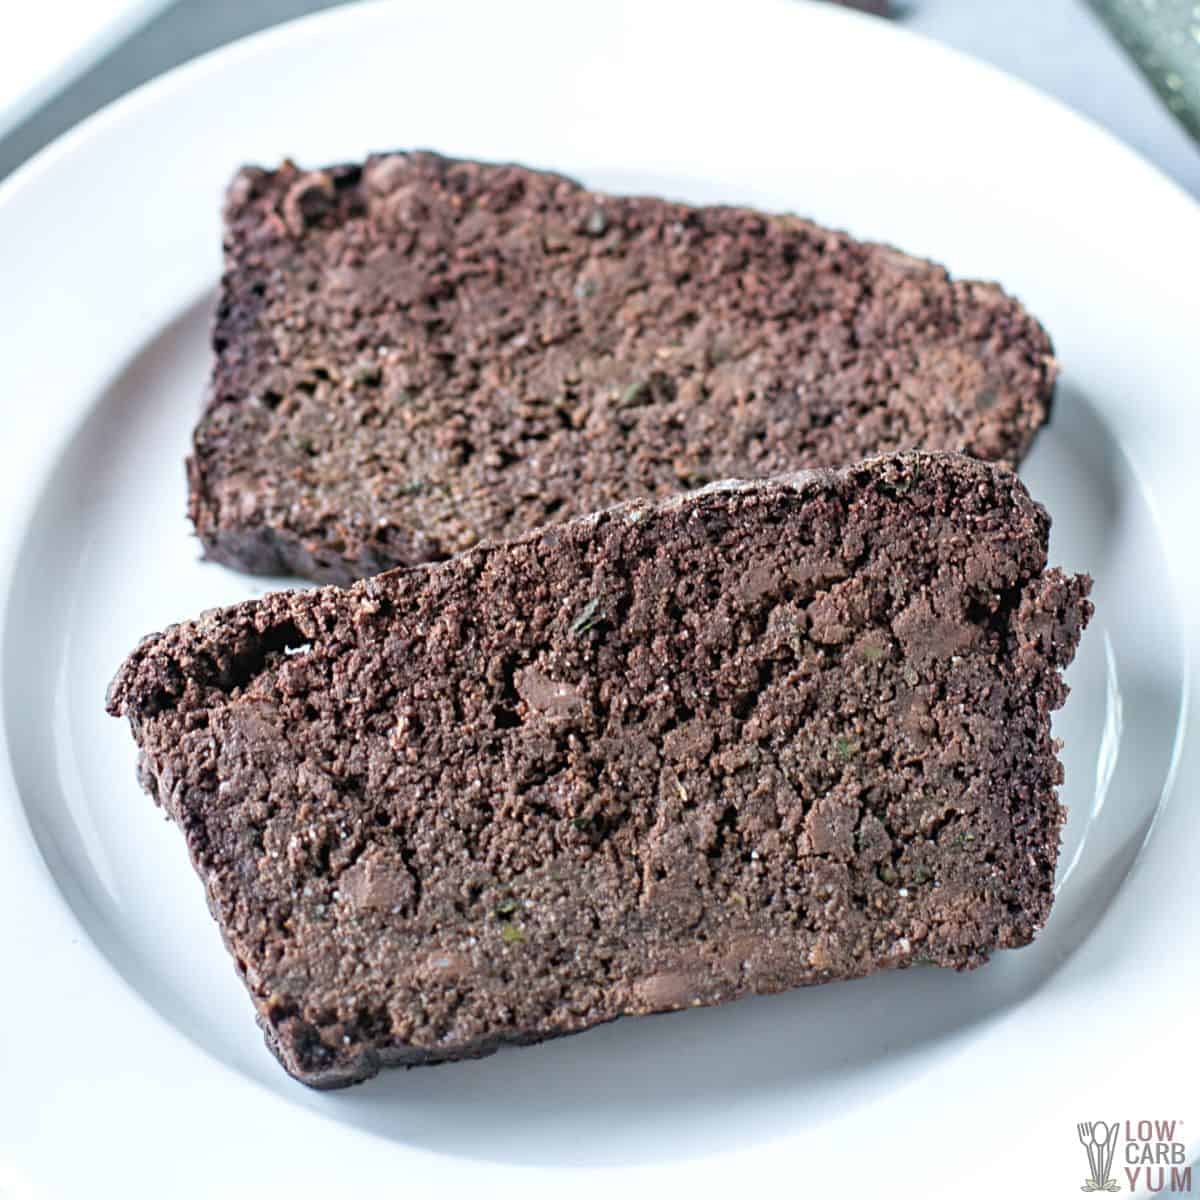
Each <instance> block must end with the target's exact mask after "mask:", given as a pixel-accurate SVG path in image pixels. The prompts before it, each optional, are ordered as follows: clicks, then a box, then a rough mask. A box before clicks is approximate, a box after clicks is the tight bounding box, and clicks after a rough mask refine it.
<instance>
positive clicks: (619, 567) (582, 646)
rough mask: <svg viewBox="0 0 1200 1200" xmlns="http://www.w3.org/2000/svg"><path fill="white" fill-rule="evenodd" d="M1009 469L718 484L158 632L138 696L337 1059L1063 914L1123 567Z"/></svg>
mask: <svg viewBox="0 0 1200 1200" xmlns="http://www.w3.org/2000/svg"><path fill="white" fill-rule="evenodd" d="M1048 527H1049V521H1048V519H1047V517H1046V514H1045V512H1044V511H1043V510H1042V509H1041V507H1040V506H1038V505H1036V504H1035V503H1033V501H1031V500H1030V498H1029V496H1028V494H1027V493H1026V491H1025V489H1024V488H1023V486H1022V485H1021V483H1020V482H1019V481H1018V480H1017V478H1016V476H1015V475H1013V474H1012V473H1011V472H1009V471H1008V470H1006V469H1003V468H999V467H995V466H992V465H989V464H985V463H982V462H978V461H975V460H972V459H968V458H964V457H961V456H957V455H916V454H913V455H904V456H899V457H896V458H885V459H878V460H875V461H872V462H868V463H864V464H860V465H858V466H855V467H852V468H847V469H845V470H842V471H839V472H836V473H835V472H815V473H809V474H806V475H801V476H794V477H791V478H790V479H788V478H784V479H780V480H774V481H770V480H768V481H761V482H756V483H743V484H724V485H716V486H714V487H713V488H708V489H705V490H703V491H700V492H697V493H692V494H690V495H687V496H682V497H676V498H673V499H669V500H667V501H663V502H660V503H658V504H657V505H654V504H651V503H649V502H646V501H638V502H633V503H630V504H626V505H622V506H619V507H617V508H614V509H612V510H610V511H608V512H605V513H602V514H600V515H598V516H591V517H585V518H580V519H577V520H575V521H573V522H570V523H567V524H563V525H559V526H554V527H550V528H548V529H544V530H540V531H536V532H534V533H532V534H530V535H527V536H526V537H524V538H522V539H520V540H519V541H517V542H515V543H511V544H508V545H501V546H495V547H478V548H476V549H475V550H472V551H469V552H467V553H466V554H464V555H462V556H460V557H457V558H455V559H452V560H450V561H449V562H446V563H441V564H437V565H434V566H428V567H419V568H414V569H411V570H400V571H394V572H391V573H388V574H386V575H382V576H379V577H377V578H374V579H371V580H366V581H363V582H360V583H358V584H356V585H354V587H352V588H349V589H347V590H344V591H343V590H339V589H336V588H323V589H319V590H315V591H299V592H283V593H278V594H275V595H270V596H267V597H265V598H264V599H261V600H256V601H251V602H248V603H245V604H240V605H238V606H237V607H234V608H229V609H225V610H223V611H216V612H210V613H207V614H206V615H204V616H202V617H201V618H199V619H198V620H196V621H193V622H190V623H187V624H183V625H178V626H175V627H173V628H171V629H168V630H167V631H166V632H165V633H162V634H158V635H155V636H153V637H150V638H148V639H147V640H146V641H145V642H143V643H142V645H141V646H140V647H139V648H138V649H137V650H136V651H135V652H134V653H133V654H132V655H131V656H130V658H129V659H128V660H127V662H126V663H125V664H124V666H122V668H121V670H120V672H119V674H118V675H117V677H116V679H115V680H114V682H113V685H112V688H111V691H110V694H109V700H108V704H109V709H110V711H111V712H113V713H114V714H125V715H127V716H128V717H129V718H130V720H131V722H132V726H133V732H134V736H135V738H136V740H137V742H138V744H139V746H140V747H141V750H142V759H141V762H142V766H141V777H142V780H143V783H144V784H145V786H146V788H147V790H149V791H150V793H151V794H152V795H153V796H155V797H156V799H157V800H158V802H159V803H160V804H161V805H162V806H163V807H164V808H165V809H166V811H167V812H168V813H169V814H170V815H171V817H172V818H173V819H174V820H175V821H176V822H177V823H178V824H179V826H180V828H181V829H182V830H183V833H184V835H185V836H186V839H187V843H188V848H189V850H190V852H191V856H192V859H193V861H194V863H195V865H196V869H197V871H198V872H199V874H200V876H201V878H202V879H203V880H204V884H205V887H206V889H207V892H208V900H209V905H210V908H211V910H212V912H213V914H214V916H215V917H216V920H217V921H218V923H219V925H220V927H221V930H222V932H223V934H224V937H225V940H226V943H227V944H228V946H229V949H230V951H231V953H232V954H233V956H234V957H235V959H236V961H237V964H238V969H239V970H240V972H241V973H242V975H243V977H244V979H245V983H246V986H247V987H248V989H249V991H250V994H251V996H252V997H253V1000H254V1004H255V1006H256V1008H257V1011H258V1016H259V1022H260V1024H261V1025H262V1027H263V1029H264V1031H265V1032H266V1034H267V1039H268V1042H269V1043H270V1045H271V1047H272V1048H273V1049H274V1051H275V1052H276V1054H278V1056H279V1058H280V1059H281V1061H282V1062H283V1064H284V1065H285V1067H286V1068H287V1069H288V1070H289V1071H290V1072H291V1073H292V1074H294V1075H295V1076H296V1077H297V1078H299V1079H302V1080H304V1081H305V1082H307V1083H310V1084H313V1085H315V1086H319V1087H325V1086H337V1085H339V1084H344V1083H349V1082H353V1081H355V1080H358V1079H362V1078H365V1077H367V1076H370V1075H372V1074H374V1073H375V1072H376V1071H377V1070H378V1069H379V1067H380V1066H383V1065H387V1064H391V1063H419V1062H437V1061H440V1060H444V1059H454V1058H461V1057H464V1056H470V1055H479V1054H484V1053H488V1052H490V1051H491V1050H494V1049H495V1048H496V1047H497V1046H499V1045H500V1044H502V1043H506V1042H508V1043H511V1042H528V1041H536V1040H539V1039H542V1038H547V1037H552V1036H554V1035H556V1034H563V1033H571V1032H575V1031H577V1030H581V1029H585V1028H587V1027H589V1026H592V1025H595V1024H597V1023H600V1022H604V1021H609V1020H612V1019H613V1018H615V1017H618V1016H621V1015H624V1014H636V1013H647V1012H654V1011H660V1010H666V1009H675V1008H683V1007H687V1006H691V1005H700V1004H715V1003H720V1002H723V1001H726V1000H731V999H734V998H736V997H738V996H740V995H743V994H745V993H749V992H770V991H777V990H780V989H783V988H790V987H795V986H798V985H803V984H813V983H820V982H823V981H825V980H831V979H844V978H849V977H853V976H859V975H864V974H867V973H868V972H871V971H876V970H880V969H883V968H888V967H903V966H907V965H909V964H911V963H913V962H916V961H920V960H924V961H929V962H933V963H937V964H939V965H942V966H949V967H959V968H962V967H972V966H975V965H977V964H979V963H981V962H983V961H984V960H985V958H986V957H987V955H988V954H989V952H990V951H992V950H993V949H996V948H998V947H1012V946H1020V945H1023V944H1024V943H1026V942H1028V941H1029V940H1030V939H1031V938H1032V937H1033V936H1034V934H1035V932H1036V931H1037V930H1038V929H1039V928H1040V927H1041V925H1042V923H1043V922H1044V921H1045V920H1046V917H1047V914H1048V913H1049V910H1050V904H1051V899H1052V884H1053V878H1054V868H1055V861H1056V857H1057V853H1058V843H1059V829H1060V825H1061V822H1062V819H1063V813H1062V809H1061V808H1060V806H1059V804H1058V802H1057V800H1056V797H1055V787H1056V784H1058V783H1059V782H1060V780H1061V768H1060V766H1059V764H1058V762H1057V760H1056V757H1055V744H1054V742H1053V741H1052V739H1051V736H1050V713H1051V710H1052V709H1055V708H1057V707H1058V706H1059V705H1060V704H1061V703H1062V702H1063V699H1064V697H1065V695H1066V688H1065V686H1064V684H1063V682H1062V680H1061V678H1060V676H1059V670H1060V668H1062V667H1064V666H1065V665H1066V664H1067V663H1068V661H1069V660H1070V659H1071V657H1072V655H1073V653H1074V650H1075V646H1076V644H1077V640H1078V637H1079V634H1080V630H1081V629H1082V627H1083V625H1084V624H1085V623H1086V621H1087V619H1088V616H1089V614H1090V611H1091V605H1090V604H1089V603H1088V601H1087V599H1086V596H1087V592H1088V589H1089V586H1090V581H1089V580H1088V579H1087V578H1086V577H1083V576H1079V577H1074V578H1070V577H1066V576H1064V575H1062V574H1061V573H1060V572H1058V571H1057V570H1047V569H1046V543H1047V533H1048Z"/></svg>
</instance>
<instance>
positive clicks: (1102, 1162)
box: [1075, 1121, 1121, 1192]
mask: <svg viewBox="0 0 1200 1200" xmlns="http://www.w3.org/2000/svg"><path fill="white" fill-rule="evenodd" d="M1075 1129H1076V1131H1077V1132H1078V1134H1079V1141H1080V1143H1081V1144H1082V1145H1083V1148H1084V1149H1085V1150H1086V1151H1087V1157H1088V1166H1089V1167H1091V1169H1092V1173H1091V1174H1090V1175H1089V1176H1088V1179H1087V1182H1086V1183H1085V1184H1084V1185H1083V1188H1082V1189H1081V1190H1082V1191H1085V1192H1119V1191H1120V1190H1121V1185H1120V1184H1119V1183H1118V1182H1117V1181H1116V1180H1115V1179H1114V1178H1113V1177H1112V1162H1113V1155H1114V1154H1115V1153H1116V1151H1117V1134H1118V1133H1119V1132H1120V1130H1119V1127H1118V1126H1117V1123H1116V1121H1110V1122H1108V1123H1107V1124H1106V1123H1105V1122H1104V1121H1096V1122H1095V1123H1094V1124H1093V1122H1091V1121H1081V1122H1080V1123H1079V1124H1078V1125H1076V1126H1075Z"/></svg>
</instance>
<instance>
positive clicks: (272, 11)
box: [0, 0, 1200, 199]
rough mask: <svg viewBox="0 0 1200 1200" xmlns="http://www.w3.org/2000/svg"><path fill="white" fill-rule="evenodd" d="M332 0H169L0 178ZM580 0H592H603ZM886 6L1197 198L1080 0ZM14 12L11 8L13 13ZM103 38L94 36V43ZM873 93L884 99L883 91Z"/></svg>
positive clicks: (41, 113)
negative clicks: (128, 99)
mask: <svg viewBox="0 0 1200 1200" xmlns="http://www.w3.org/2000/svg"><path fill="white" fill-rule="evenodd" d="M91 2H92V4H93V5H94V6H95V7H96V8H101V7H103V6H105V5H107V6H109V7H110V8H111V9H113V10H116V9H119V8H121V7H123V6H125V7H128V4H127V0H91ZM338 2H339V0H175V3H173V4H171V5H170V7H169V8H168V9H167V10H166V11H165V12H163V13H161V14H160V15H159V16H157V17H155V18H154V19H152V20H151V21H150V22H149V24H147V25H146V26H145V27H144V28H142V29H141V30H140V31H138V32H135V33H133V34H132V36H129V37H128V38H127V39H126V40H125V41H123V42H122V43H121V44H120V45H119V46H118V47H117V49H115V50H113V51H111V52H109V53H108V54H107V55H106V56H105V57H104V58H103V59H102V60H101V61H100V62H98V63H96V64H95V65H94V66H93V67H92V68H91V69H90V70H88V71H86V73H85V74H82V75H80V76H79V77H78V78H77V79H76V80H75V82H73V83H71V84H70V85H69V86H67V87H66V88H65V90H63V91H61V92H60V93H59V94H58V95H57V96H56V97H54V98H53V99H50V100H49V101H48V102H44V103H42V104H41V106H40V107H39V108H37V110H36V111H34V112H33V114H32V115H31V116H29V117H27V119H25V121H24V122H23V123H22V124H21V125H19V126H17V127H16V128H15V129H13V130H12V131H10V132H9V133H8V134H7V135H5V136H4V137H3V138H0V178H3V177H4V176H5V175H7V174H8V173H9V172H11V171H13V170H15V169H16V168H17V167H18V166H20V164H21V163H22V162H24V161H25V160H26V159H28V158H30V157H31V156H32V155H33V154H35V153H36V152H37V151H38V150H39V149H41V148H42V146H44V145H46V144H47V143H48V142H50V141H52V140H53V139H54V138H55V137H57V136H58V135H59V134H60V133H62V132H64V131H65V130H66V129H69V128H70V127H71V126H72V125H75V124H77V123H78V122H79V121H81V120H83V119H84V118H85V117H86V116H88V115H89V114H90V113H91V112H94V111H95V110H96V109H98V108H101V107H103V106H104V105H105V104H107V103H108V102H109V101H111V100H113V99H116V98H117V97H118V96H120V95H122V94H124V93H125V92H127V91H129V90H131V89H132V88H134V87H136V86H137V85H138V84H140V83H143V82H145V81H146V80H147V79H150V78H153V77H154V76H156V75H159V74H161V73H162V72H163V71H166V70H169V69H170V68H171V67H173V66H175V65H176V64H178V63H180V62H184V61H186V60H187V59H189V58H193V57H195V56H196V55H197V54H201V53H204V52H205V51H207V50H210V49H213V48H214V47H216V46H220V45H222V44H224V43H225V42H228V41H232V40H233V39H234V38H237V37H240V36H242V35H243V34H246V33H250V32H253V31H255V30H258V29H262V28H265V27H267V26H269V25H273V24H276V23H278V22H280V21H284V20H287V19H289V18H290V17H294V16H299V15H301V14H304V13H308V12H314V11H316V10H317V9H321V8H330V7H332V6H333V5H334V4H336V3H338ZM426 2H427V0H426ZM588 2H589V3H590V4H597V5H598V4H602V3H603V0H588ZM894 6H895V7H896V8H897V9H898V10H899V11H898V15H897V17H896V18H895V19H896V20H897V21H898V22H899V23H900V24H901V25H903V26H905V27H907V28H909V29H913V30H915V31H917V32H919V33H922V34H925V35H927V36H929V37H933V38H936V39H938V40H940V41H943V42H946V43H948V44H949V45H952V46H955V47H957V48H958V49H960V50H964V51H966V52H967V53H968V54H972V55H975V56H976V57H978V58H981V59H984V60H985V61H987V62H990V63H994V64H995V65H996V66H998V67H1001V68H1002V69H1003V70H1005V71H1008V72H1010V73H1012V74H1014V75H1018V76H1020V77H1022V78H1023V79H1026V80H1028V81H1029V82H1030V83H1033V84H1035V85H1036V86H1037V87H1039V88H1041V89H1042V90H1043V91H1046V92H1049V93H1050V94H1051V95H1054V96H1057V97H1058V98H1059V99H1061V100H1064V101H1065V102H1066V103H1067V104H1069V105H1071V106H1072V107H1073V108H1075V109H1077V110H1078V111H1079V112H1082V113H1084V114H1085V115H1087V116H1089V117H1091V118H1092V119H1093V120H1095V121H1097V122H1098V123H1099V124H1101V125H1103V126H1105V127H1106V128H1108V129H1109V130H1111V131H1112V132H1113V133H1115V134H1116V135H1117V136H1118V137H1120V138H1122V139H1123V140H1124V141H1126V142H1128V143H1129V144H1130V145H1132V146H1133V147H1134V148H1136V149H1137V150H1139V151H1140V152H1141V153H1142V154H1143V155H1144V156H1145V157H1146V158H1148V159H1150V161H1151V162H1153V163H1155V164H1156V165H1157V166H1158V167H1159V168H1160V169H1161V170H1163V171H1164V172H1166V174H1167V175H1169V176H1171V177H1172V178H1173V179H1174V180H1175V181H1176V182H1177V183H1179V184H1180V185H1181V186H1182V187H1183V188H1184V189H1185V190H1187V191H1188V192H1190V193H1191V195H1192V196H1194V197H1196V198H1197V199H1200V148H1197V146H1196V144H1195V143H1194V142H1192V141H1191V139H1190V138H1189V137H1188V135H1187V134H1186V133H1185V132H1184V131H1183V129H1182V128H1181V127H1180V126H1179V125H1178V124H1176V122H1175V121H1174V119H1173V118H1172V117H1171V116H1170V115H1169V114H1168V113H1167V111H1166V109H1165V108H1163V106H1162V105H1161V104H1160V103H1159V101H1158V99H1157V97H1156V96H1155V95H1154V93H1153V91H1152V90H1151V89H1150V86H1149V84H1147V83H1146V81H1145V80H1144V79H1143V78H1142V76H1141V75H1140V74H1139V73H1138V71H1137V69H1136V68H1135V67H1134V66H1133V64H1132V63H1131V62H1130V61H1129V59H1127V58H1126V57H1125V55H1124V53H1123V52H1122V51H1121V49H1120V48H1119V47H1118V45H1117V44H1116V42H1115V41H1113V39H1112V38H1111V37H1110V36H1109V34H1108V32H1107V31H1106V30H1105V29H1104V27H1103V25H1101V23H1100V22H1099V21H1098V19H1097V18H1096V17H1095V16H1094V15H1093V14H1092V12H1091V11H1090V10H1089V9H1088V8H1087V6H1086V5H1085V4H1084V3H1083V0H1003V2H1002V3H997V0H896V2H895V5H894ZM23 7H25V6H23ZM34 7H36V6H28V7H27V8H26V11H29V9H32V8H34ZM730 11H731V13H732V12H736V11H737V4H736V0H730ZM20 12H21V8H14V14H19V13H20ZM32 19H33V18H25V17H22V16H20V15H16V16H15V18H14V17H13V16H10V17H9V18H8V21H7V28H6V40H8V41H10V42H11V41H15V39H18V38H20V37H21V36H22V29H21V24H22V21H23V20H32ZM103 46H104V43H103V42H97V43H96V47H97V52H99V50H102V49H103ZM76 65H78V60H77V63H76ZM64 74H66V72H64ZM44 90H45V89H44V88H43V91H44ZM878 102H879V103H881V104H886V102H887V100H886V97H882V96H881V97H879V98H878Z"/></svg>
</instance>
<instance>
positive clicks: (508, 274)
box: [189, 153, 1055, 583]
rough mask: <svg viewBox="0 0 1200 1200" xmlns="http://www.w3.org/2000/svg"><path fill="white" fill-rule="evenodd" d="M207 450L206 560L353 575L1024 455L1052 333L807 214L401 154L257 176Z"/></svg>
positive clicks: (196, 476)
mask: <svg viewBox="0 0 1200 1200" xmlns="http://www.w3.org/2000/svg"><path fill="white" fill-rule="evenodd" d="M225 264H226V269H225V276H224V280H223V282H222V287H221V299H220V305H219V308H218V311H217V319H216V326H215V331H214V335H213V344H214V347H215V350H216V362H215V367H214V369H213V375H212V380H211V390H210V394H209V399H208V403H207V407H206V409H205V412H204V414H203V416H202V418H201V420H200V423H199V426H198V428H197V430H196V432H195V439H194V448H193V453H192V457H191V459H190V462H189V486H190V501H189V504H190V513H191V518H192V521H193V522H194V524H195V528H196V532H197V533H198V535H199V537H200V540H201V542H202V543H203V545H204V548H205V551H206V553H207V555H208V556H209V557H210V558H212V559H216V560H217V561H219V562H223V563H228V564H230V565H232V566H236V567H242V568H244V569H246V570H250V571H260V572H268V573H278V572H291V573H295V574H298V575H304V576H309V577H311V578H313V579H318V580H323V581H329V582H341V583H345V582H348V581H349V580H351V579H353V578H357V577H360V576H364V575H371V574H374V573H376V572H378V571H380V570H383V569H385V568H387V567H392V566H397V565H412V564H415V563H420V562H428V561H433V560H436V559H440V558H445V557H447V556H449V555H450V554H452V553H456V552H458V551H460V550H463V549H466V548H467V547H469V546H471V545H474V544H475V543H476V542H479V541H481V540H493V539H499V538H510V537H514V536H518V535H520V534H522V533H524V532H526V531H527V530H529V529H532V528H534V527H536V526H541V525H545V524H548V523H551V522H554V521H559V520H563V519H566V518H568V517H570V516H573V515H579V514H581V513H586V512H592V511H595V510H597V509H601V508H605V507H608V506H609V505H612V504H615V503H617V502H619V501H623V500H630V499H636V498H639V497H661V496H666V495H668V494H672V493H675V492H681V491H687V490H691V489H694V488H696V487H698V486H700V485H702V484H705V483H708V482H710V481H712V480H714V479H724V478H728V477H747V478H751V477H758V476H762V475H771V474H777V473H780V472H784V471H792V470H796V469H798V468H808V467H821V466H840V465H842V464H843V463H849V462H854V461H857V460H858V459H860V458H863V457H866V456H868V455H871V454H877V453H881V452H884V451H892V450H902V449H911V448H925V449H935V450H960V451H964V452H967V453H970V454H972V455H975V456H976V457H979V458H984V459H989V460H997V461H1004V462H1007V463H1009V464H1011V465H1015V464H1016V463H1017V462H1018V461H1019V460H1020V458H1021V457H1022V455H1023V454H1024V453H1025V451H1026V450H1027V449H1028V448H1029V445H1030V442H1031V440H1032V439H1033V436H1034V434H1035V432H1036V431H1037V429H1038V427H1039V426H1040V425H1041V424H1042V423H1043V422H1044V421H1045V420H1046V417H1047V414H1048V409H1049V405H1050V399H1051V393H1052V390H1053V381H1054V372H1055V367H1054V361H1053V359H1052V357H1051V346H1050V342H1049V339H1048V338H1047V336H1046V334H1045V332H1044V331H1043V330H1042V328H1041V326H1040V325H1038V323H1037V322H1036V321H1035V320H1034V319H1033V318H1032V317H1031V316H1029V315H1028V313H1026V312H1025V310H1024V309H1023V308H1022V307H1021V306H1020V305H1019V304H1018V303H1017V302H1016V301H1015V300H1013V299H1012V298H1010V297H1009V296H1007V295H1005V293H1004V292H1002V291H1001V290H1000V289H999V288H998V287H996V286H995V285H993V284H988V283H977V282H970V281H959V280H951V279H950V278H949V277H948V276H947V274H946V272H945V271H944V270H942V268H941V267H938V266H935V265H934V264H933V263H929V262H923V261H921V260H919V259H915V258H910V257H908V256H906V255H904V254H900V253H898V252H897V251H895V250H892V249H890V248H888V247H885V246H879V245H868V244H864V243H862V242H858V241H855V240H853V239H851V238H849V237H847V236H846V235H844V234H841V233H834V232H831V231H829V230H826V229H822V228H819V227H818V226H816V225H813V224H810V223H809V222H807V221H802V220H799V219H797V218H796V217H791V216H767V215H764V214H762V213H758V212H752V211H750V210H748V209H739V208H693V207H689V206H687V205H683V204H675V203H671V202H668V201H666V200H659V199H645V198H633V197H621V196H608V195H602V194H599V193H596V192H589V191H585V190H584V189H583V188H581V187H580V186H579V185H577V184H575V183H572V182H571V181H570V180H567V179H564V178H562V177H560V176H558V175H551V174H546V173H544V172H539V171H532V170H528V169H525V168H522V167H515V166H488V165H484V164H481V163H474V162H459V161H454V160H451V159H446V158H441V157H439V156H437V155H434V154H428V153H414V154H393V155H385V156H381V157H376V158H372V159H369V160H368V161H367V163H366V164H365V165H364V166H363V167H361V168H360V167H357V166H343V167H334V168H330V169H328V170H324V171H312V172H302V171H300V170H299V169H298V168H297V167H295V166H293V165H292V164H290V163H288V164H285V165H284V166H282V167H280V168H279V169H278V170H276V171H271V172H266V171H261V170H254V169H246V170H243V171H242V172H241V173H239V174H238V175H237V177H236V178H235V179H234V181H233V184H232V186H231V187H230V189H229V194H228V200H227V204H226V208H225Z"/></svg>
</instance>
